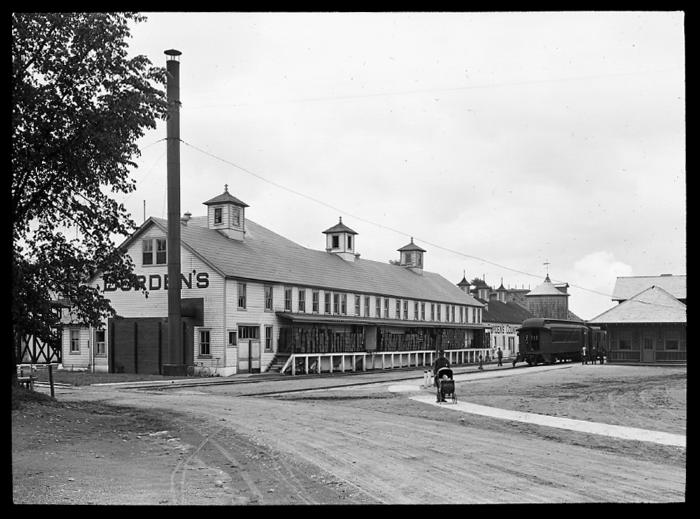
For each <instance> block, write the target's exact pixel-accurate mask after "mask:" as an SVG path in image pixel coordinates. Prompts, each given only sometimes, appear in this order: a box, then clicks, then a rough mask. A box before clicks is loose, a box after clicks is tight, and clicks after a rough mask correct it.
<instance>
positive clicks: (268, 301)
mask: <svg viewBox="0 0 700 519" xmlns="http://www.w3.org/2000/svg"><path fill="white" fill-rule="evenodd" d="M265 310H268V311H271V310H272V287H271V286H270V285H265Z"/></svg>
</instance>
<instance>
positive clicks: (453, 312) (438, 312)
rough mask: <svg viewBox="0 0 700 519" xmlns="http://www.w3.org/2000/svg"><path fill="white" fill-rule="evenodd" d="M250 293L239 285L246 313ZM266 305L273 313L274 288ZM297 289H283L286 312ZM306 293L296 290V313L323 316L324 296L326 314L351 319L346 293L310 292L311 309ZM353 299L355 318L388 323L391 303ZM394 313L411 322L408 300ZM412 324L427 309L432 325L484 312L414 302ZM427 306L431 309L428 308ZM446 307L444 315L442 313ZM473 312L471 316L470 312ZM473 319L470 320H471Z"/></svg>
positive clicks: (369, 298)
mask: <svg viewBox="0 0 700 519" xmlns="http://www.w3.org/2000/svg"><path fill="white" fill-rule="evenodd" d="M247 291H248V287H247V284H246V283H243V282H239V283H238V309H239V310H245V309H246V308H247V304H248V302H247ZM264 291H265V294H264V301H265V310H266V311H270V312H271V311H273V310H274V306H273V295H272V294H273V287H272V285H264ZM293 291H294V289H292V288H290V287H286V288H285V289H284V311H285V312H291V311H293V310H292V297H293ZM306 293H307V290H306V289H304V288H299V289H297V312H301V313H306V312H309V311H310V312H311V313H315V314H318V313H321V294H323V313H324V314H329V315H330V314H334V315H348V294H346V293H343V292H331V291H321V290H311V301H310V308H308V307H307V304H306V303H307V300H306ZM354 297H355V299H354V315H356V316H358V317H359V316H363V317H379V318H381V317H383V318H385V319H389V318H390V316H389V308H390V301H389V298H388V297H381V296H364V298H363V296H361V295H359V294H355V296H354ZM372 297H374V314H372V312H371V309H372V305H371V303H372ZM394 301H395V310H394V314H393V317H394V318H395V319H405V320H407V319H408V310H409V303H410V302H409V300H407V299H395V300H394ZM412 303H413V320H414V321H425V320H426V309H429V311H430V319H429V320H430V321H443V315H444V322H453V323H455V322H460V323H465V322H472V323H480V322H481V309H480V308H475V307H467V306H461V305H447V304H445V305H443V304H440V303H438V304H436V303H425V302H422V301H413V302H412ZM427 305H430V306H429V307H428V306H427ZM443 306H444V308H445V313H444V314H443V313H442V309H443ZM470 309H471V316H470V315H469V310H470ZM470 317H471V319H470Z"/></svg>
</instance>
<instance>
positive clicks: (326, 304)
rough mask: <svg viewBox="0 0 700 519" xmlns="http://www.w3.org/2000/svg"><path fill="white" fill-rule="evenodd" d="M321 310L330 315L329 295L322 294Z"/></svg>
mask: <svg viewBox="0 0 700 519" xmlns="http://www.w3.org/2000/svg"><path fill="white" fill-rule="evenodd" d="M323 309H324V311H325V313H327V314H329V313H331V293H330V292H324V294H323Z"/></svg>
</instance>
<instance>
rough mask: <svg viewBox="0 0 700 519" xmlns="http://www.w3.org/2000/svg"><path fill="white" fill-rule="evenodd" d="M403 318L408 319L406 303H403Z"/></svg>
mask: <svg viewBox="0 0 700 519" xmlns="http://www.w3.org/2000/svg"><path fill="white" fill-rule="evenodd" d="M403 318H404V319H408V301H406V300H405V299H404V301H403Z"/></svg>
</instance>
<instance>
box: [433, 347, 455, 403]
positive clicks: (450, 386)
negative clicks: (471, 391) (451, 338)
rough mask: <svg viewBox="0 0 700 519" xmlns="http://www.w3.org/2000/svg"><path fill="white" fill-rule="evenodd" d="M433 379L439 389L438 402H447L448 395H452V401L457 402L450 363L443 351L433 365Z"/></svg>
mask: <svg viewBox="0 0 700 519" xmlns="http://www.w3.org/2000/svg"><path fill="white" fill-rule="evenodd" d="M433 378H434V380H435V387H436V388H437V401H438V402H447V400H446V399H445V396H446V395H452V400H455V394H454V392H455V386H454V380H453V378H452V369H451V368H450V361H449V360H447V359H446V358H445V354H444V353H443V352H442V351H441V352H439V353H438V357H437V359H435V362H434V363H433Z"/></svg>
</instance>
